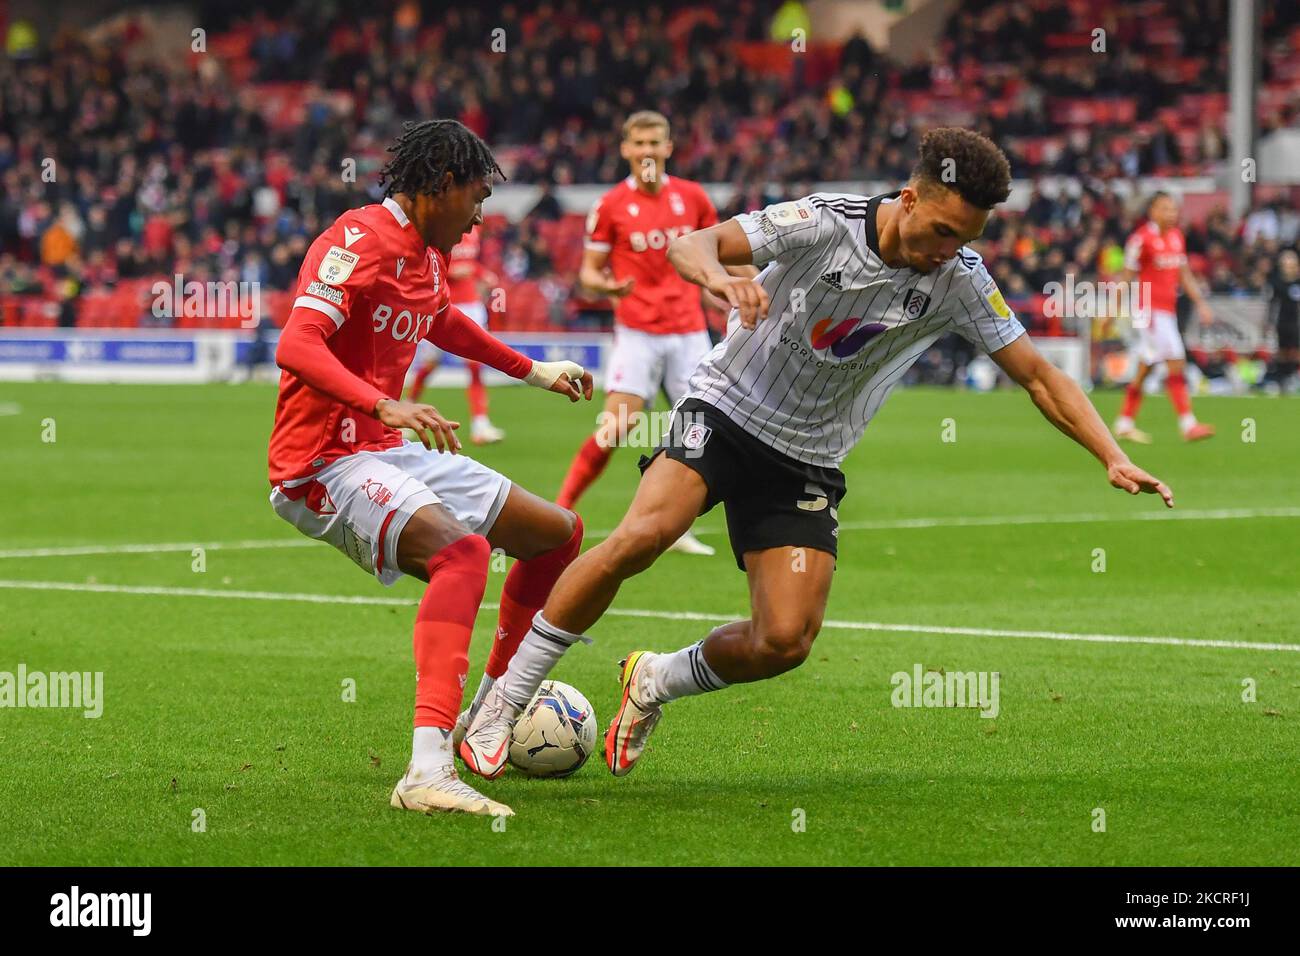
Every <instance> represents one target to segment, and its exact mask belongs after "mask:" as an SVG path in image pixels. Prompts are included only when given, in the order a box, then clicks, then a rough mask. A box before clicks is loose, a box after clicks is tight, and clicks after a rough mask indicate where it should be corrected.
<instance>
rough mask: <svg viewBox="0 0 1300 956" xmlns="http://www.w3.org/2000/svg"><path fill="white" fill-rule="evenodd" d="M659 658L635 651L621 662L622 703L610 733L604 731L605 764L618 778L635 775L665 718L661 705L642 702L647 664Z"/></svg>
mask: <svg viewBox="0 0 1300 956" xmlns="http://www.w3.org/2000/svg"><path fill="white" fill-rule="evenodd" d="M658 656H659V655H658V654H652V653H650V652H649V651H635V652H634V653H632V654H629V655H628V656H627V660H625V661H620V662H619V663H620V664H621V665H622V668H623V670H622V673H621V675H620V678H619V681H620V683H621V684H622V685H623V700H622V702H621V703H620V704H619V708H618V713H617V714H616V715H615V716H614V721H613V723H611V724H610V725H609V730H607V731H605V763H606V764H607V765H608V766H609V772H610V773H612V774H613V775H614V776H616V777H622V776H625V775H626V774H629V773H631V772H632V768H633V767H635V766H636V762H637V761H638V760H640V759H641V754H642V753H643V752H644V751H645V745H646V741H648V740H649V739H650V733H651V731H653V730H654V729H655V725H656V724H658V723H659V718H660V717H662V716H663V715H664V712H663V707H662V706H661V705H659V704H653V703H652V704H643V703H641V701H642V700H644V699H645V698H644V693H643V691H644V688H643V686H642V685H643V684H644V683H645V678H646V673H647V671H648V670H649V668H648V666H647V665H649V664H650V662H651V661H652V660H654V659H655V658H656V657H658Z"/></svg>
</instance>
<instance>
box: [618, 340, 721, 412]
mask: <svg viewBox="0 0 1300 956" xmlns="http://www.w3.org/2000/svg"><path fill="white" fill-rule="evenodd" d="M711 348H713V343H712V342H710V341H709V333H708V332H705V331H704V330H703V329H701V330H700V331H698V332H681V333H670V334H667V335H656V334H655V333H653V332H643V331H641V330H640V329H629V328H627V327H626V326H623V325H619V324H618V323H615V324H614V346H613V348H612V349H611V350H610V356H609V369H608V372H607V374H606V376H605V391H607V392H627V393H628V394H629V395H638V396H640V397H641V398H643V399H644V400H645V402H646V404H647V405H650V404H653V402H654V400H655V396H656V395H657V394H658V393H659V389H660V388H661V387H662V388H663V390H664V392H665V393H667V395H668V402H669V404H673V403H675V402H676V401H677V400H678V399H680V398H681V397H682V396H683V395H685V394H686V385H687V382H688V381H689V380H690V377H691V373H692V372H694V371H695V366H697V365H699V364H700V360H701V359H702V358H704V356H705V355H707V354H708V353H709V350H710V349H711Z"/></svg>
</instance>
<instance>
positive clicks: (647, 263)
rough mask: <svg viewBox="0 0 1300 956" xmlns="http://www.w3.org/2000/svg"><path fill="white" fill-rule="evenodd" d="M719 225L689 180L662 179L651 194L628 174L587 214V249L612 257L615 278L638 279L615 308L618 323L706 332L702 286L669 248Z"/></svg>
mask: <svg viewBox="0 0 1300 956" xmlns="http://www.w3.org/2000/svg"><path fill="white" fill-rule="evenodd" d="M717 221H718V213H717V210H715V209H714V208H713V203H712V202H710V201H709V197H708V194H707V193H705V192H704V189H703V188H702V187H701V186H700V184H699V183H694V182H691V181H690V180H689V179H678V178H677V177H675V176H672V177H670V176H664V181H663V186H662V187H661V188H660V190H659V192H658V193H656V194H654V195H651V194H650V193H648V192H643V191H642V190H640V189H638V188H637V184H636V180H634V179H633V178H632V177H631V176H629V177H628V178H627V179H625V180H623V181H622V182H621V183H619V184H618V185H617V186H615V187H614V188H613V189H611V190H610V191H609V192H607V193H605V195H604V196H602V197H601V198H600V201H599V202H597V203H596V205H595V206H593V207H592V209H591V212H590V213H589V214H588V216H587V248H588V249H596V250H600V251H603V252H608V253H609V268H610V270H611V271H612V272H613V273H614V277H615V278H616V279H619V280H620V281H621V280H623V279H627V278H628V277H631V278H633V279H635V280H636V281H635V282H634V283H633V285H632V291H631V292H630V293H629V294H628V295H626V296H624V297H623V298H622V299H621V300H620V301H619V302H618V304H617V305H616V306H615V307H614V317H615V319H617V320H618V322H619V323H621V324H622V325H625V326H627V327H628V328H633V329H640V330H642V331H645V332H653V333H657V334H660V335H667V334H671V333H681V332H698V331H700V330H702V329H703V328H704V327H705V325H704V309H703V308H702V307H701V305H700V288H699V286H697V285H694V284H693V283H690V282H687V281H686V280H685V279H683V278H682V277H681V276H679V275H678V274H677V270H676V269H674V268H673V267H672V266H671V265H670V264H669V262H668V254H667V249H668V243H670V242H671V241H672V240H674V239H676V238H677V237H678V236H682V235H685V234H686V233H688V232H694V231H695V230H696V229H705V228H708V227H709V226H712V225H713V224H714V223H716V222H717Z"/></svg>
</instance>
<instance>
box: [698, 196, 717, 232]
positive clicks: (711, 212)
mask: <svg viewBox="0 0 1300 956" xmlns="http://www.w3.org/2000/svg"><path fill="white" fill-rule="evenodd" d="M696 188H697V189H698V190H699V194H700V200H699V212H700V217H699V220H698V221H697V222H696V223H695V228H696V229H708V228H709V227H710V226H716V225H717V224H718V210H717V209H715V208H714V206H713V200H712V199H710V198H709V194H708V193H707V192H705V191H704V187H703V186H698V187H696Z"/></svg>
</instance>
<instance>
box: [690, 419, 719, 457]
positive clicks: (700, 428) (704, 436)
mask: <svg viewBox="0 0 1300 956" xmlns="http://www.w3.org/2000/svg"><path fill="white" fill-rule="evenodd" d="M712 434H713V429H712V428H710V427H709V426H708V425H701V424H700V423H699V422H692V423H691V424H690V425H687V426H686V431H684V432H682V447H683V448H689V449H691V450H692V451H696V450H698V449H701V448H703V447H704V443H705V442H706V441H708V440H709V436H710V435H712Z"/></svg>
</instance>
